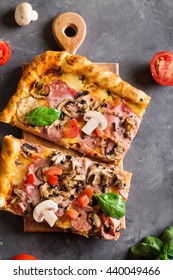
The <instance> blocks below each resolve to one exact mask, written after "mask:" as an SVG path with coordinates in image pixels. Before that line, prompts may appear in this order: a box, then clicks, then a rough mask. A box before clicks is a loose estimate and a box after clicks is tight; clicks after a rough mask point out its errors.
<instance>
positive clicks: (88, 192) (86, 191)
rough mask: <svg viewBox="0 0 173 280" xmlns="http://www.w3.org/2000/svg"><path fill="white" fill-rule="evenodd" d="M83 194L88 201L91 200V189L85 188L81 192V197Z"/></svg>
mask: <svg viewBox="0 0 173 280" xmlns="http://www.w3.org/2000/svg"><path fill="white" fill-rule="evenodd" d="M83 194H86V195H87V196H88V197H89V199H91V198H92V196H93V190H92V189H91V188H89V187H87V188H86V189H85V190H83V192H82V193H81V195H83Z"/></svg>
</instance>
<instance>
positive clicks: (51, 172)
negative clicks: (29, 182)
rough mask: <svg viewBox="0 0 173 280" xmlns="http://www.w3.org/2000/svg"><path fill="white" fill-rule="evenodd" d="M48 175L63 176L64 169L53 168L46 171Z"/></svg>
mask: <svg viewBox="0 0 173 280" xmlns="http://www.w3.org/2000/svg"><path fill="white" fill-rule="evenodd" d="M45 174H47V175H62V169H61V168H58V167H52V168H50V169H48V170H46V171H45Z"/></svg>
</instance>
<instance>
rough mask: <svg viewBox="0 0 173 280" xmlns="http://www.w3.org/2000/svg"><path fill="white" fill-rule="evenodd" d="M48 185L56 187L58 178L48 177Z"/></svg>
mask: <svg viewBox="0 0 173 280" xmlns="http://www.w3.org/2000/svg"><path fill="white" fill-rule="evenodd" d="M48 183H49V184H50V185H53V186H54V185H56V184H57V183H58V177H57V176H55V175H50V176H49V180H48Z"/></svg>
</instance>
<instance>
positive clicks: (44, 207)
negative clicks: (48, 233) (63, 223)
mask: <svg viewBox="0 0 173 280" xmlns="http://www.w3.org/2000/svg"><path fill="white" fill-rule="evenodd" d="M57 210H58V206H57V203H55V202H54V201H52V200H44V201H42V202H40V203H39V204H38V205H37V206H36V207H35V208H34V211H33V218H34V220H35V221H36V222H38V223H41V222H43V220H45V221H46V222H47V223H48V224H49V225H50V227H53V226H54V224H55V222H56V221H57V219H58V217H57V216H56V215H55V212H57Z"/></svg>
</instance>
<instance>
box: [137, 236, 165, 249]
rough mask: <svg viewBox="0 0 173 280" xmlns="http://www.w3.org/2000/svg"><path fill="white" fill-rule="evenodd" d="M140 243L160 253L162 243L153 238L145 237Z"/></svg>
mask: <svg viewBox="0 0 173 280" xmlns="http://www.w3.org/2000/svg"><path fill="white" fill-rule="evenodd" d="M142 242H143V243H146V244H149V245H152V246H154V247H155V248H156V249H157V250H158V251H161V250H162V248H163V242H162V241H161V240H160V239H159V238H158V237H155V236H147V237H145V238H144V239H143V240H142Z"/></svg>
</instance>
